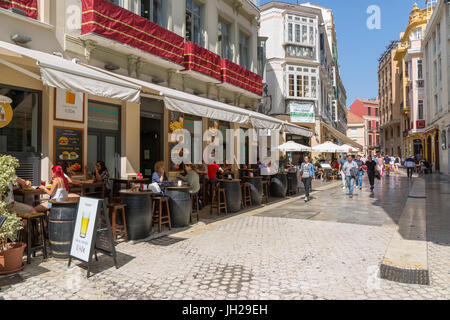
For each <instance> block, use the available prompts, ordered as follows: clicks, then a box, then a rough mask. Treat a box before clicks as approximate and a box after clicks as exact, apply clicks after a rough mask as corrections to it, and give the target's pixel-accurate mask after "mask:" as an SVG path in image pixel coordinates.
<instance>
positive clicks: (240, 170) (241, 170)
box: [239, 169, 256, 179]
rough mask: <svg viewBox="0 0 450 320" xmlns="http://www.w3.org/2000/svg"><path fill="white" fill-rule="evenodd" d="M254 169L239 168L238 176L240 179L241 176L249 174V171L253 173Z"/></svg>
mask: <svg viewBox="0 0 450 320" xmlns="http://www.w3.org/2000/svg"><path fill="white" fill-rule="evenodd" d="M255 171H256V170H255V169H239V177H240V179H242V178H243V177H248V176H250V173H253V174H254V173H255Z"/></svg>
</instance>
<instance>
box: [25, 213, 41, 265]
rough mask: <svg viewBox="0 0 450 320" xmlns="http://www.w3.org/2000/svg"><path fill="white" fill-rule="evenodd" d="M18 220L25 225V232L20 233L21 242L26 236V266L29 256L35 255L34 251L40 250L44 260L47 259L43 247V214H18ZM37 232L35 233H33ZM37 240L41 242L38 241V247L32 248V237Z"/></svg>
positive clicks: (29, 260) (29, 259) (28, 262)
mask: <svg viewBox="0 0 450 320" xmlns="http://www.w3.org/2000/svg"><path fill="white" fill-rule="evenodd" d="M18 216H19V217H20V218H22V219H23V220H24V222H25V223H26V231H25V232H21V241H24V240H25V239H24V238H25V234H26V241H24V242H26V244H27V247H26V250H27V264H30V262H31V255H32V254H33V256H35V255H36V251H39V250H42V253H43V256H44V259H47V247H46V246H45V232H44V221H45V216H46V215H45V213H42V212H36V213H25V214H18ZM35 231H37V233H36V232H35ZM36 235H37V238H39V237H40V238H41V240H42V242H41V241H39V240H38V241H39V245H37V246H33V236H36Z"/></svg>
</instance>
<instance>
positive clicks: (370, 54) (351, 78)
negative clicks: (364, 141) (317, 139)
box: [259, 0, 425, 106]
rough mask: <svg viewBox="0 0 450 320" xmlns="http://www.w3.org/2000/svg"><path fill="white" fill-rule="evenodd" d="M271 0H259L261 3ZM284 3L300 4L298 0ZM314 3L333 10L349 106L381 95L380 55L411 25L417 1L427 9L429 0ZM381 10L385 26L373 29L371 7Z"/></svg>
mask: <svg viewBox="0 0 450 320" xmlns="http://www.w3.org/2000/svg"><path fill="white" fill-rule="evenodd" d="M267 2H270V0H259V4H264V3H267ZM283 2H289V3H294V4H295V3H296V0H285V1H283ZM298 2H299V3H305V2H310V3H312V4H318V5H320V6H322V7H326V8H330V9H332V10H333V13H334V19H335V24H336V35H337V38H338V51H339V64H340V66H341V77H342V80H343V82H344V86H345V89H346V90H347V106H350V105H351V104H352V103H353V101H355V99H356V98H362V99H367V98H375V97H377V96H378V74H377V68H378V58H379V57H380V56H381V54H382V53H383V52H384V50H385V47H386V46H387V45H388V44H389V43H390V40H396V39H398V38H399V35H400V32H403V31H404V30H405V28H406V26H407V25H408V18H409V14H410V12H411V9H412V8H413V5H414V3H415V2H417V4H418V6H419V8H425V0H417V1H414V0H312V1H301V0H299V1H298ZM371 5H377V6H379V7H380V9H381V29H380V30H376V29H375V30H369V29H368V28H367V25H366V21H367V19H368V18H369V16H370V15H369V14H367V13H366V11H367V8H368V7H369V6H371Z"/></svg>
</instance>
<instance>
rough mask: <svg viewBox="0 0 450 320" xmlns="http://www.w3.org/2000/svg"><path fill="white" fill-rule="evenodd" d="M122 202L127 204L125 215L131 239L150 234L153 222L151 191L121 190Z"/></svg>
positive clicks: (145, 236) (142, 237) (143, 237)
mask: <svg viewBox="0 0 450 320" xmlns="http://www.w3.org/2000/svg"><path fill="white" fill-rule="evenodd" d="M120 199H121V202H122V203H124V204H126V205H127V206H126V207H125V211H126V214H125V217H126V220H127V233H128V239H129V240H139V239H145V238H147V237H148V236H149V235H150V231H151V224H152V207H151V193H149V192H142V193H137V192H135V193H131V192H130V193H126V192H125V193H124V192H120Z"/></svg>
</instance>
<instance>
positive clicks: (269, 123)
mask: <svg viewBox="0 0 450 320" xmlns="http://www.w3.org/2000/svg"><path fill="white" fill-rule="evenodd" d="M85 66H86V67H89V68H92V69H93V70H98V71H101V72H105V73H106V74H108V75H111V76H115V77H117V78H119V79H122V80H125V81H130V82H131V83H135V84H137V85H139V86H141V87H142V88H143V91H145V89H149V91H151V92H153V93H154V92H157V93H158V94H159V95H161V96H163V97H164V102H165V106H166V108H167V109H169V110H172V111H178V112H183V113H188V114H192V115H196V116H199V117H206V118H210V119H216V120H222V121H228V122H235V123H242V124H247V123H248V124H251V125H252V126H253V127H254V128H259V129H270V130H278V131H282V130H283V129H284V126H285V124H286V123H287V122H285V121H282V120H280V119H277V118H274V117H271V116H268V115H265V114H262V113H259V112H255V111H251V110H246V109H243V108H239V107H236V106H231V105H229V104H226V103H223V102H220V101H215V100H212V99H208V98H203V97H199V96H196V95H193V94H190V93H186V92H183V91H179V90H175V89H171V88H167V87H163V86H160V85H157V84H154V83H150V82H146V81H143V80H139V79H135V78H131V77H127V76H123V75H120V74H116V73H113V72H109V71H105V70H102V69H99V68H96V67H93V66H88V65H85ZM289 130H291V131H289V132H291V133H294V134H298V135H301V136H306V137H311V136H312V132H311V130H309V129H306V128H303V127H300V126H297V125H294V124H289ZM292 131H293V132H292Z"/></svg>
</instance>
